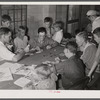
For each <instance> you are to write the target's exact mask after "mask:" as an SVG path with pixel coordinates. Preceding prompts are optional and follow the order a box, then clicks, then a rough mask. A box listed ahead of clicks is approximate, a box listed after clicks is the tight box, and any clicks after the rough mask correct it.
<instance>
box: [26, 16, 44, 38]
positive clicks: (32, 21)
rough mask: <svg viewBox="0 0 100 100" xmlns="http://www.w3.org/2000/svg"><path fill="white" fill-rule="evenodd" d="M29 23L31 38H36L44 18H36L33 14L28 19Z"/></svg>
mask: <svg viewBox="0 0 100 100" xmlns="http://www.w3.org/2000/svg"><path fill="white" fill-rule="evenodd" d="M27 20H28V21H27V25H28V28H29V36H30V38H31V39H34V38H35V37H36V36H37V32H38V31H37V30H38V28H39V27H40V26H41V25H42V20H36V18H34V16H31V17H30V18H28V19H27Z"/></svg>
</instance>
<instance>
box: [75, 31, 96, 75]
mask: <svg viewBox="0 0 100 100" xmlns="http://www.w3.org/2000/svg"><path fill="white" fill-rule="evenodd" d="M76 42H77V44H78V47H79V49H80V51H82V52H83V53H82V55H81V59H82V60H83V62H84V64H85V65H86V69H85V72H86V75H87V74H88V72H89V71H90V69H91V67H92V65H93V62H94V57H95V54H96V51H97V48H96V45H95V44H94V43H91V42H90V41H89V39H88V34H87V33H86V32H85V31H83V32H80V33H78V34H77V35H76Z"/></svg>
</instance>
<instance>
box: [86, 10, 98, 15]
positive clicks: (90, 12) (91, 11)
mask: <svg viewBox="0 0 100 100" xmlns="http://www.w3.org/2000/svg"><path fill="white" fill-rule="evenodd" d="M97 14H98V12H97V11H96V10H89V11H88V12H87V13H86V15H87V16H93V15H97Z"/></svg>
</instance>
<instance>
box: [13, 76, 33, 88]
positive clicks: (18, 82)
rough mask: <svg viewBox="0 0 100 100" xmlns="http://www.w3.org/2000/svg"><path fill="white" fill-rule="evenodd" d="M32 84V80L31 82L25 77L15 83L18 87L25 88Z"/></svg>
mask: <svg viewBox="0 0 100 100" xmlns="http://www.w3.org/2000/svg"><path fill="white" fill-rule="evenodd" d="M30 82H31V80H29V79H27V78H25V77H21V78H19V79H18V80H16V81H15V82H14V84H16V85H18V86H20V87H25V86H26V85H27V84H28V83H30Z"/></svg>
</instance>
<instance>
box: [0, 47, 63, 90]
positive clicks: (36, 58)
mask: <svg viewBox="0 0 100 100" xmlns="http://www.w3.org/2000/svg"><path fill="white" fill-rule="evenodd" d="M63 49H64V47H61V46H57V47H55V48H52V49H49V50H44V51H43V52H42V53H35V54H34V55H31V56H25V57H23V59H22V60H20V61H19V62H18V63H20V64H25V65H32V64H35V65H38V64H41V63H42V62H44V61H54V60H55V58H56V57H58V56H59V54H60V53H62V52H63ZM22 76H23V75H15V74H13V80H11V81H4V82H0V89H6V90H8V89H10V90H12V89H13V90H15V89H22V88H21V87H19V86H17V85H15V84H14V82H15V81H16V80H17V79H18V78H20V77H22Z"/></svg>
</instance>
